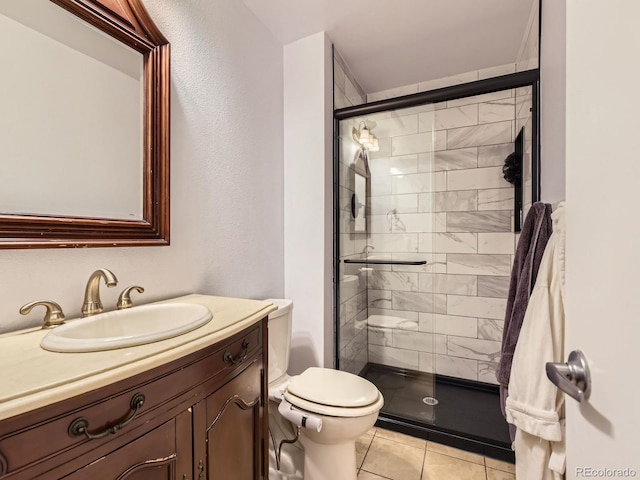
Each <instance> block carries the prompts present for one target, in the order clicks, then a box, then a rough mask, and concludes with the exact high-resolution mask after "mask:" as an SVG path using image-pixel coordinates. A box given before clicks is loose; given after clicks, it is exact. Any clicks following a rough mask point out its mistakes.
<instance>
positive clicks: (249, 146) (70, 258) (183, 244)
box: [0, 0, 330, 331]
mask: <svg viewBox="0 0 640 480" xmlns="http://www.w3.org/2000/svg"><path fill="white" fill-rule="evenodd" d="M145 5H146V6H147V8H148V10H149V12H150V13H151V15H152V17H153V18H154V20H155V21H156V23H157V25H158V26H159V28H160V29H161V30H162V32H163V33H164V34H165V35H166V36H167V38H168V39H169V40H170V41H171V44H172V50H171V67H172V68H171V70H172V78H171V81H172V99H171V100H172V104H171V227H172V228H171V246H169V247H146V248H143V247H141V248H99V249H82V250H75V249H62V250H34V251H27V250H0V330H3V331H4V330H13V329H17V328H21V327H26V326H30V325H36V324H38V323H39V322H40V321H41V318H42V313H43V312H42V311H41V310H38V309H36V310H34V311H33V312H32V313H31V314H30V315H29V317H28V318H27V317H21V316H20V315H19V313H18V309H19V308H20V306H21V305H23V304H25V303H27V302H29V301H31V300H36V299H52V300H55V301H58V302H59V303H61V304H62V306H63V308H64V310H65V312H66V313H67V316H68V317H69V318H72V317H73V316H76V315H78V314H79V313H80V307H81V304H82V298H83V292H84V287H85V282H86V280H87V278H88V277H89V274H90V273H91V272H92V271H93V270H95V269H96V268H98V267H106V268H109V269H111V270H112V271H113V272H114V273H115V274H116V275H117V276H118V278H119V280H120V284H119V285H118V287H117V288H114V289H106V288H104V287H103V288H102V299H103V303H104V304H105V306H106V307H107V308H114V306H115V301H116V298H117V295H118V293H119V292H120V290H121V288H124V287H126V286H129V285H132V284H138V285H142V286H144V287H145V289H146V292H145V293H144V294H143V295H142V296H139V297H138V298H137V301H138V302H139V303H142V302H149V301H152V300H157V299H162V298H168V297H171V296H175V295H180V294H184V293H188V292H198V293H207V294H216V295H225V296H238V297H247V298H267V297H281V296H282V295H283V293H284V277H283V275H284V273H283V268H284V262H283V248H284V246H283V233H282V232H283V163H282V155H283V126H282V125H283V124H282V112H283V97H282V95H283V94H282V88H283V87H282V86H283V73H282V72H283V69H282V68H283V64H282V61H283V53H282V46H281V45H280V44H279V43H278V42H277V40H276V39H275V38H274V37H273V36H272V35H271V34H270V33H269V32H268V30H267V29H266V28H265V27H264V26H263V25H262V24H260V22H258V20H257V19H256V18H255V16H254V15H253V14H252V13H251V12H250V11H249V10H248V9H247V8H246V7H245V6H244V4H242V3H241V2H237V1H235V0H181V1H179V2H172V1H171V2H170V1H167V0H145ZM318 136H319V137H321V136H322V133H320V134H319V135H318ZM329 137H330V136H329ZM134 301H135V300H134ZM214 314H215V312H214Z"/></svg>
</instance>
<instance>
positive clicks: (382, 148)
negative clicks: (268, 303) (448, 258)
mask: <svg viewBox="0 0 640 480" xmlns="http://www.w3.org/2000/svg"><path fill="white" fill-rule="evenodd" d="M433 125H434V107H433V105H423V106H418V107H411V108H406V109H401V110H394V111H385V112H380V113H377V114H372V115H367V116H363V117H354V118H350V119H347V120H342V121H340V131H339V154H340V155H339V162H338V171H339V184H340V185H339V188H340V195H339V262H338V265H339V271H338V279H339V286H340V288H339V322H338V335H339V358H338V364H339V368H340V369H341V370H346V371H349V372H351V373H355V374H359V375H362V376H364V377H365V378H368V379H369V380H371V381H372V382H373V383H374V384H375V385H376V386H377V387H378V388H379V389H380V390H381V391H382V393H383V395H384V397H385V405H384V407H383V410H382V413H383V414H388V415H397V416H402V417H404V418H410V419H413V420H416V421H419V422H426V423H433V421H434V408H433V405H434V404H435V403H436V402H437V400H436V392H435V381H434V375H433V374H434V371H435V355H436V353H437V351H438V348H443V346H442V345H440V346H439V345H438V341H437V340H438V337H437V336H436V335H435V334H434V314H436V313H437V312H438V311H441V310H443V308H444V305H443V301H444V296H440V295H437V294H435V293H434V291H435V290H434V288H433V284H434V279H433V273H434V272H436V271H438V268H439V267H438V265H439V262H438V257H437V255H434V253H433V243H434V241H433V235H434V232H436V231H439V228H441V226H439V223H438V220H439V216H438V214H436V213H434V210H435V209H434V208H433V193H434V192H436V191H440V190H443V189H444V175H443V174H441V173H439V172H434V168H433V165H434V152H435V150H436V148H437V147H438V141H440V142H442V139H438V135H437V133H436V131H435V129H434V128H433ZM363 140H364V141H363ZM363 180H364V182H365V184H366V188H365V190H366V201H360V198H361V195H362V188H360V189H359V188H358V185H360V186H361V185H362V182H363ZM354 205H355V207H354ZM361 214H364V216H365V221H364V222H363V221H362V220H361V219H359V215H361ZM363 225H364V229H363V228H362V227H363ZM444 348H445V349H446V345H444Z"/></svg>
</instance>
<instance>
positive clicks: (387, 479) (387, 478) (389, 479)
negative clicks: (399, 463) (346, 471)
mask: <svg viewBox="0 0 640 480" xmlns="http://www.w3.org/2000/svg"><path fill="white" fill-rule="evenodd" d="M363 470H364V469H362V468H361V469H360V472H361V471H363ZM364 471H365V472H367V473H370V474H371V475H375V476H376V477H380V478H384V479H385V480H393V479H392V478H389V477H385V476H384V475H380V474H379V473H374V472H370V471H369V470H364ZM360 472H358V473H360Z"/></svg>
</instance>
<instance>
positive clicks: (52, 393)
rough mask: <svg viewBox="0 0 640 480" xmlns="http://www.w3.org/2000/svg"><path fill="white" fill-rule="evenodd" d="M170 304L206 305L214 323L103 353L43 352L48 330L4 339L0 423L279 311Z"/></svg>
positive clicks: (199, 299)
mask: <svg viewBox="0 0 640 480" xmlns="http://www.w3.org/2000/svg"><path fill="white" fill-rule="evenodd" d="M167 302H184V303H197V304H200V305H204V306H206V307H207V308H209V310H211V312H212V313H213V319H212V320H211V321H210V322H209V323H207V324H206V325H203V326H202V327H200V328H198V329H196V330H193V331H191V332H187V333H185V334H182V335H178V336H177V337H173V338H169V339H167V340H161V341H159V342H153V343H148V344H145V345H138V346H135V347H127V348H118V349H115V350H107V351H102V352H84V353H57V352H50V351H47V350H44V349H43V348H41V347H40V341H41V340H42V337H44V336H45V335H46V333H47V332H48V331H49V330H42V329H29V330H23V331H19V332H12V333H7V334H4V335H0V420H2V419H5V418H9V417H13V416H15V415H19V414H21V413H25V412H28V411H30V410H34V409H36V408H40V407H43V406H46V405H49V404H52V403H55V402H59V401H61V400H65V399H67V398H71V397H74V396H76V395H78V394H80V393H84V392H88V391H90V390H94V389H96V388H100V387H104V386H106V385H110V384H112V383H115V382H117V381H120V380H123V379H125V378H128V377H131V376H133V375H136V374H138V373H142V372H144V371H147V370H150V369H152V368H154V367H157V366H160V365H164V364H166V363H169V362H171V361H173V360H177V359H179V358H181V357H184V356H185V355H188V354H190V353H193V352H197V351H198V350H201V349H202V348H205V347H207V346H209V345H211V344H213V343H216V342H218V341H220V340H223V339H225V338H228V337H230V336H232V335H234V334H235V333H237V332H240V331H242V330H244V329H245V328H247V327H249V326H251V325H253V324H254V323H256V322H257V321H259V320H260V319H262V318H263V317H265V316H266V315H267V314H269V313H270V312H272V311H274V310H275V309H276V307H274V306H273V305H272V304H271V303H270V302H265V301H259V300H246V299H239V298H225V297H213V296H208V295H186V296H184V297H177V298H172V299H169V300H164V301H163V302H156V303H167ZM72 321H73V320H72Z"/></svg>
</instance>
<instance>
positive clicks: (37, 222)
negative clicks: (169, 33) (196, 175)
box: [0, 0, 170, 248]
mask: <svg viewBox="0 0 640 480" xmlns="http://www.w3.org/2000/svg"><path fill="white" fill-rule="evenodd" d="M169 52H170V46H169V42H168V41H167V40H166V38H164V36H163V35H162V33H161V32H160V31H159V30H158V28H157V27H156V26H155V24H154V23H153V21H152V20H151V18H150V17H149V15H148V13H147V11H146V9H145V8H144V5H143V4H142V0H118V1H117V2H116V1H113V0H2V1H0V58H2V62H3V73H2V75H1V76H0V105H2V107H3V108H2V109H1V110H0V152H1V155H0V172H1V173H0V248H46V247H87V246H88V247H103V246H121V245H130V246H136V245H139V246H143V245H144V246H149V245H168V244H169V85H170V80H169V72H170V67H169V54H170V53H169Z"/></svg>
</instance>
